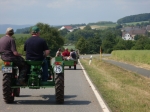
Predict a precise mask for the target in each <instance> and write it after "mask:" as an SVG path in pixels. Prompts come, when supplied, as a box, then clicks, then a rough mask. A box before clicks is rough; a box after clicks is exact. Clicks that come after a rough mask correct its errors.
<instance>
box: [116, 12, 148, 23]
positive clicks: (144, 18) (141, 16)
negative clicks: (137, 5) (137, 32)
mask: <svg viewBox="0 0 150 112" xmlns="http://www.w3.org/2000/svg"><path fill="white" fill-rule="evenodd" d="M140 21H150V13H144V14H137V15H131V16H126V17H123V18H121V19H119V20H118V21H117V23H119V24H122V23H130V22H140Z"/></svg>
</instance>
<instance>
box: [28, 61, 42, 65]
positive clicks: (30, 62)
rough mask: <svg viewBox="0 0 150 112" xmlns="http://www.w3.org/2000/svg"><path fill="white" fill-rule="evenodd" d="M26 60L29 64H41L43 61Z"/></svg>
mask: <svg viewBox="0 0 150 112" xmlns="http://www.w3.org/2000/svg"><path fill="white" fill-rule="evenodd" d="M26 62H27V64H29V65H42V64H43V61H33V60H26Z"/></svg>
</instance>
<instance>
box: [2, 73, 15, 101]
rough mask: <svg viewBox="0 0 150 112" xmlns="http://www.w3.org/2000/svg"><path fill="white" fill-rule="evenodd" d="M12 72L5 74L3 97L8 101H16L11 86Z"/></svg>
mask: <svg viewBox="0 0 150 112" xmlns="http://www.w3.org/2000/svg"><path fill="white" fill-rule="evenodd" d="M11 79H12V74H6V73H5V74H3V99H4V101H5V102H6V103H13V102H14V94H13V91H12V88H11Z"/></svg>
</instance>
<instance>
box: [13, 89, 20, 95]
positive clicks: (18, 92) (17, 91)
mask: <svg viewBox="0 0 150 112" xmlns="http://www.w3.org/2000/svg"><path fill="white" fill-rule="evenodd" d="M14 96H16V97H19V96H20V88H15V89H14Z"/></svg>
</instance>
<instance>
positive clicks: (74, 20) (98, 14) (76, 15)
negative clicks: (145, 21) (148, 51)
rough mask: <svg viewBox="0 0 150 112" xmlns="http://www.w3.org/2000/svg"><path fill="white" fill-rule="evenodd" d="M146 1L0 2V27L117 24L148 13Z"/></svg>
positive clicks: (15, 0) (39, 0) (147, 2)
mask: <svg viewBox="0 0 150 112" xmlns="http://www.w3.org/2000/svg"><path fill="white" fill-rule="evenodd" d="M149 7H150V0H0V24H14V25H26V24H32V25H34V24H36V23H38V22H42V23H46V24H49V25H69V24H82V23H85V24H88V23H95V22H99V21H112V22H117V20H118V19H120V18H123V17H125V16H130V15H136V14H142V13H150V8H149Z"/></svg>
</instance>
